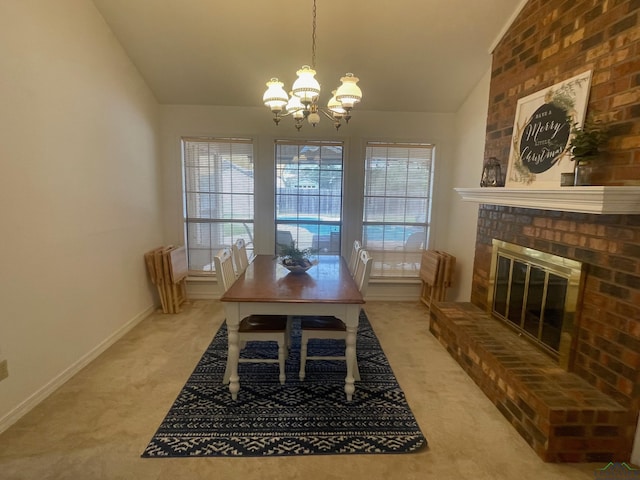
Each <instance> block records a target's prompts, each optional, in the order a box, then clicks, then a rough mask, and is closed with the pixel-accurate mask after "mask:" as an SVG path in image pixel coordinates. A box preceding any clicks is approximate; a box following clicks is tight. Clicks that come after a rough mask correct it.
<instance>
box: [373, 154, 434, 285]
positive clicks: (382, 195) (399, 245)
mask: <svg viewBox="0 0 640 480" xmlns="http://www.w3.org/2000/svg"><path fill="white" fill-rule="evenodd" d="M432 163H433V145H429V144H406V143H393V144H386V143H375V142H368V143H367V145H366V158H365V179H364V209H363V217H362V218H363V222H362V243H363V247H365V248H366V249H367V250H369V252H370V253H371V255H372V256H373V260H374V263H373V268H372V269H371V276H372V277H374V276H375V277H418V276H419V273H420V260H421V255H422V249H424V248H425V247H426V246H427V244H428V239H429V218H430V211H431V178H432Z"/></svg>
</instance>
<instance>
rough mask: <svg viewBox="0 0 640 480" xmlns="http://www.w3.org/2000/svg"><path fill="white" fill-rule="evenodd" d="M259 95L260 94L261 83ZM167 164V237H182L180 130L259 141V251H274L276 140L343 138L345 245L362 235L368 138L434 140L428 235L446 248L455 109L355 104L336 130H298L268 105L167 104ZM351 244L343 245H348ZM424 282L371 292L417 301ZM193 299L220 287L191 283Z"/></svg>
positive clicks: (178, 240)
mask: <svg viewBox="0 0 640 480" xmlns="http://www.w3.org/2000/svg"><path fill="white" fill-rule="evenodd" d="M256 95H260V92H259V91H258V90H257V89H256ZM161 111H162V115H161V117H162V147H161V154H162V162H163V171H164V184H163V191H164V192H165V194H166V196H165V199H164V200H165V203H164V208H163V210H164V212H165V218H164V226H165V238H166V239H167V241H168V242H170V243H176V244H181V243H182V242H183V224H182V210H181V206H182V197H181V192H182V187H181V165H180V161H181V160H180V137H181V136H220V137H224V136H240V137H249V138H254V139H255V140H256V141H257V155H256V164H255V168H256V178H259V179H266V180H265V181H262V182H258V183H257V185H256V190H255V195H256V218H257V222H256V226H255V238H254V242H255V245H256V253H271V252H273V251H274V243H273V242H274V239H273V231H274V229H273V218H274V198H273V194H274V193H273V191H274V189H273V178H274V140H275V139H276V138H278V139H283V138H291V139H314V138H325V139H337V140H343V141H345V142H346V149H345V152H346V154H345V167H344V180H345V185H346V187H345V199H344V217H345V225H344V235H343V239H342V240H343V251H348V248H349V247H348V245H350V244H351V243H352V242H353V240H355V239H359V238H360V237H361V221H362V218H361V211H362V192H363V189H364V184H363V181H364V143H365V142H366V141H368V140H396V141H420V142H430V143H433V144H435V145H436V161H435V162H436V163H435V182H434V202H433V203H434V210H433V213H432V232H433V233H434V235H433V237H432V239H431V246H432V247H433V248H442V249H446V246H445V245H444V244H443V242H444V241H446V239H447V238H448V234H447V233H446V232H445V231H446V229H448V228H449V226H450V219H449V215H448V212H447V210H448V203H449V201H450V199H449V197H450V195H449V190H450V188H448V185H449V180H448V169H449V168H450V166H451V164H452V162H453V155H454V151H455V145H454V142H453V132H454V115H453V114H428V113H391V112H374V111H366V110H359V109H356V110H355V111H354V114H353V119H352V120H351V122H350V123H349V124H348V125H345V126H343V127H341V129H340V130H339V132H336V130H335V129H334V128H333V127H332V126H331V124H330V122H329V121H328V120H327V119H326V118H323V119H322V120H321V123H320V125H318V126H317V127H316V128H315V129H314V128H313V127H311V126H310V125H305V126H304V127H303V129H302V131H301V132H297V131H296V129H295V128H294V127H293V124H292V123H291V122H292V121H291V119H289V118H285V119H283V120H282V122H281V123H280V125H279V126H275V124H274V123H273V122H272V121H271V113H270V112H269V111H268V110H267V108H266V107H264V108H240V107H214V106H186V105H171V106H166V105H165V106H162V107H161ZM345 249H346V250H345ZM419 291H420V288H419V285H418V284H416V283H414V284H412V285H411V284H410V285H406V284H404V285H396V286H392V287H389V286H385V287H384V288H383V287H382V286H376V284H373V285H371V286H370V288H369V292H368V295H367V297H368V298H389V299H395V300H400V299H417V298H418V295H419ZM189 293H190V295H191V296H192V297H193V296H194V295H197V296H212V295H215V294H216V293H217V287H216V286H215V285H213V286H211V285H210V284H203V283H202V282H197V283H196V282H193V283H190V284H189Z"/></svg>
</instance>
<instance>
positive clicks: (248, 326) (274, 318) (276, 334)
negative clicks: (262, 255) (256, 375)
mask: <svg viewBox="0 0 640 480" xmlns="http://www.w3.org/2000/svg"><path fill="white" fill-rule="evenodd" d="M213 261H214V263H215V266H216V275H217V278H218V281H219V282H220V284H221V286H222V292H223V293H224V292H226V291H227V290H228V289H229V288H230V287H231V285H232V284H233V282H235V280H236V274H235V271H234V269H233V259H232V256H231V249H229V248H228V247H227V248H223V249H222V250H220V251H219V252H218V253H217V254H216V255H215V256H214V257H213ZM288 332H289V330H288V328H287V316H286V315H250V316H248V317H245V318H243V319H242V320H241V321H240V325H239V328H238V342H239V345H240V350H243V349H244V348H245V347H246V345H247V342H277V344H278V358H277V359H274V358H248V357H246V356H245V357H241V358H239V360H238V363H278V364H279V366H280V376H279V379H280V383H281V384H282V385H284V382H285V379H286V375H285V359H286V358H287V356H288V354H289V335H288ZM230 376H231V371H230V369H229V359H228V358H227V367H226V368H225V372H224V377H223V378H222V383H225V384H226V383H229V377H230Z"/></svg>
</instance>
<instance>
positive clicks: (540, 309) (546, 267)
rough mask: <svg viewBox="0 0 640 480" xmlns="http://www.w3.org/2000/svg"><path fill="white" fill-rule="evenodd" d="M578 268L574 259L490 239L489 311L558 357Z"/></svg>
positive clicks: (571, 309) (568, 329) (566, 330)
mask: <svg viewBox="0 0 640 480" xmlns="http://www.w3.org/2000/svg"><path fill="white" fill-rule="evenodd" d="M580 272H581V265H580V264H579V262H575V261H573V260H570V259H566V258H562V257H557V256H555V255H550V254H546V253H544V252H539V251H536V250H532V249H529V248H525V247H520V246H518V245H513V244H508V243H506V242H502V241H497V240H495V241H494V252H493V264H492V272H491V281H490V287H491V288H490V298H489V300H490V305H491V311H492V314H493V315H494V316H495V317H497V318H499V319H501V320H503V321H504V322H505V323H507V324H508V325H509V326H511V327H513V328H515V329H516V330H517V331H518V332H520V333H521V334H524V335H526V337H527V338H529V339H530V340H532V341H534V342H535V343H537V344H538V345H540V346H541V348H543V349H544V350H545V351H547V352H548V353H550V354H551V355H552V356H554V357H560V356H561V350H562V349H563V345H562V344H563V337H564V340H565V341H567V340H568V341H569V343H570V335H571V331H572V327H573V320H574V316H575V310H576V303H577V295H578V287H579V281H580ZM567 336H568V337H567Z"/></svg>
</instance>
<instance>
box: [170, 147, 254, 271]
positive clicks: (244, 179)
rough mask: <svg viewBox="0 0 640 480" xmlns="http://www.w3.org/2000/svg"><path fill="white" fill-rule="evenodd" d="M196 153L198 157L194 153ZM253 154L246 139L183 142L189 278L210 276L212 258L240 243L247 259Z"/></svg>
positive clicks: (250, 235) (251, 223)
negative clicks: (223, 249)
mask: <svg viewBox="0 0 640 480" xmlns="http://www.w3.org/2000/svg"><path fill="white" fill-rule="evenodd" d="M195 148H197V149H198V153H193V151H194V149H195ZM254 150H255V148H254V144H253V140H252V139H248V138H209V137H183V138H182V173H183V177H182V179H183V220H184V238H185V245H186V247H187V259H188V266H189V274H190V275H195V276H197V275H212V274H213V273H214V265H213V256H214V255H215V254H216V253H217V252H218V250H220V249H221V248H224V247H231V246H232V245H233V244H234V243H235V241H236V240H237V239H238V238H243V239H244V240H245V242H246V244H247V253H248V254H249V255H251V253H252V251H253V228H254V215H255V214H254V212H255V181H254V178H255V177H254V161H253V158H254ZM196 156H197V158H196ZM229 162H231V166H230V168H229Z"/></svg>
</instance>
